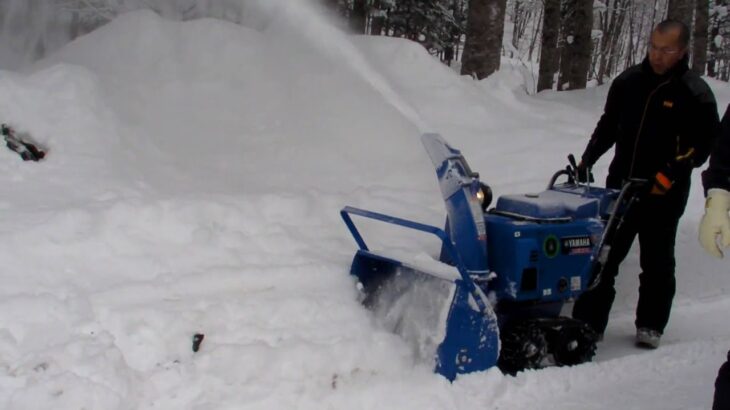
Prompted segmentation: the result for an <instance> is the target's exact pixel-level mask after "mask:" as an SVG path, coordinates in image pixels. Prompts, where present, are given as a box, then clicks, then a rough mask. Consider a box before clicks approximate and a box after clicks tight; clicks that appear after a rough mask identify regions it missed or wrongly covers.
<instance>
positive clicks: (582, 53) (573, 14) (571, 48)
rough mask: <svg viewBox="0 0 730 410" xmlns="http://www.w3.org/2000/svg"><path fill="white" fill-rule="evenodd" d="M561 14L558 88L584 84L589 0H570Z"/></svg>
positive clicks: (588, 60) (590, 13)
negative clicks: (561, 44)
mask: <svg viewBox="0 0 730 410" xmlns="http://www.w3.org/2000/svg"><path fill="white" fill-rule="evenodd" d="M566 6H567V7H568V8H567V10H566V14H565V16H564V17H563V30H562V31H563V36H562V38H563V40H564V47H563V53H562V54H563V55H562V57H561V60H560V82H559V83H558V90H562V89H563V87H564V86H565V85H566V84H567V89H568V90H577V89H582V88H586V83H587V80H588V70H589V69H590V67H591V51H592V47H593V42H592V41H591V30H592V27H593V0H571V1H570V2H569V3H568V4H567V5H566Z"/></svg>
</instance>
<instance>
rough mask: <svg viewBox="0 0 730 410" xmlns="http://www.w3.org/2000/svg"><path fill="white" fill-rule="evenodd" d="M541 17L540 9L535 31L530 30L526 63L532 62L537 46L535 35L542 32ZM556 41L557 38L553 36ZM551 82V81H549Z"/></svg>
mask: <svg viewBox="0 0 730 410" xmlns="http://www.w3.org/2000/svg"><path fill="white" fill-rule="evenodd" d="M542 16H543V10H542V9H540V14H538V15H537V25H536V26H535V29H534V30H532V40H531V41H530V49H529V50H528V53H527V61H532V53H533V52H534V51H535V46H536V45H537V35H538V34H539V33H540V31H541V30H542ZM555 38H556V39H557V36H555ZM550 81H551V82H552V80H550Z"/></svg>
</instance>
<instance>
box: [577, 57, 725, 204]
mask: <svg viewBox="0 0 730 410" xmlns="http://www.w3.org/2000/svg"><path fill="white" fill-rule="evenodd" d="M718 125H719V119H718V115H717V104H716V102H715V96H714V95H713V94H712V90H710V87H709V86H708V85H707V83H705V82H704V81H703V80H702V79H701V78H700V77H699V76H698V75H697V74H695V73H694V72H692V71H689V69H688V66H687V58H686V57H685V58H684V60H682V61H680V62H679V63H677V65H676V66H675V67H674V68H673V69H672V70H670V71H669V72H668V73H666V74H664V75H661V76H660V75H657V74H655V73H654V71H653V70H652V69H651V65H650V64H649V60H648V58H647V59H644V62H643V63H642V64H640V65H637V66H634V67H631V68H629V69H627V70H626V71H624V72H623V73H622V74H621V75H619V76H618V77H617V78H616V79H615V80H614V81H613V83H612V84H611V88H610V89H609V92H608V98H607V100H606V107H605V110H604V113H603V115H602V116H601V119H600V120H599V121H598V125H597V126H596V129H595V131H594V132H593V136H592V137H591V140H590V142H589V143H588V146H587V147H586V150H585V152H584V153H583V156H582V160H583V162H584V164H586V165H587V166H592V165H593V164H594V163H595V162H596V161H597V160H598V158H599V157H600V156H601V155H603V154H604V153H605V152H606V151H608V150H609V149H610V148H611V147H612V146H613V145H614V144H615V145H616V150H615V156H614V158H613V161H612V162H611V165H610V167H609V176H608V179H607V181H606V185H607V186H608V187H611V188H620V187H621V184H622V183H623V181H624V180H625V179H627V178H645V179H649V180H652V179H653V178H654V176H655V175H656V174H657V172H659V171H664V172H665V173H666V171H667V169H669V173H670V174H671V176H672V179H673V180H674V182H675V185H674V187H673V188H672V190H670V192H671V191H684V192H685V195H682V194H680V193H678V192H675V193H676V194H678V195H679V196H685V200H686V194H687V193H688V191H689V181H690V175H691V172H692V168H693V167H699V166H701V165H702V164H703V163H704V162H705V161H706V160H707V157H708V156H709V155H710V150H711V148H712V146H713V143H714V140H715V138H716V136H717V130H718ZM690 149H693V154H692V156H691V157H690V158H689V159H688V160H686V161H683V162H681V163H677V162H676V158H677V156H679V155H683V154H686V153H688V152H690ZM670 196H675V195H670ZM682 208H683V206H682Z"/></svg>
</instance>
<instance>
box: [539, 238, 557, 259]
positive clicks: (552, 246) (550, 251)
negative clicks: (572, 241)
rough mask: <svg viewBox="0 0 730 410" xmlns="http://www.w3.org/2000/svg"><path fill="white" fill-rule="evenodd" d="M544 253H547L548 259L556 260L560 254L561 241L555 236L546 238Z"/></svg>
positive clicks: (543, 244)
mask: <svg viewBox="0 0 730 410" xmlns="http://www.w3.org/2000/svg"><path fill="white" fill-rule="evenodd" d="M542 251H543V252H545V256H547V257H548V258H554V257H556V256H558V253H559V252H560V241H558V237H557V236H555V235H548V236H547V237H546V238H545V242H543V243H542Z"/></svg>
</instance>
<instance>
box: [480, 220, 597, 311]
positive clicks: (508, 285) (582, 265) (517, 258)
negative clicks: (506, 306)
mask: <svg viewBox="0 0 730 410" xmlns="http://www.w3.org/2000/svg"><path fill="white" fill-rule="evenodd" d="M485 219H486V222H487V234H488V235H489V238H490V240H489V244H488V246H489V248H488V249H489V253H490V254H492V255H500V257H499V258H492V260H491V265H490V269H491V270H492V271H494V272H495V273H496V275H497V277H496V279H495V280H493V281H492V282H490V285H489V288H490V290H494V291H495V292H496V294H497V299H498V300H511V301H531V300H533V301H538V300H539V301H541V302H550V301H559V300H566V299H568V298H571V297H577V296H578V295H579V294H580V293H581V292H583V291H584V290H585V289H586V287H587V285H588V283H589V280H590V277H589V276H590V266H591V260H592V256H593V251H594V248H595V247H596V246H597V245H598V242H599V241H600V238H601V233H602V232H603V227H604V225H603V223H602V222H601V221H600V220H598V219H583V220H577V221H573V222H570V223H554V224H548V223H535V222H526V221H521V220H518V219H513V218H508V217H504V216H499V215H493V214H488V215H486V217H485Z"/></svg>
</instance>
